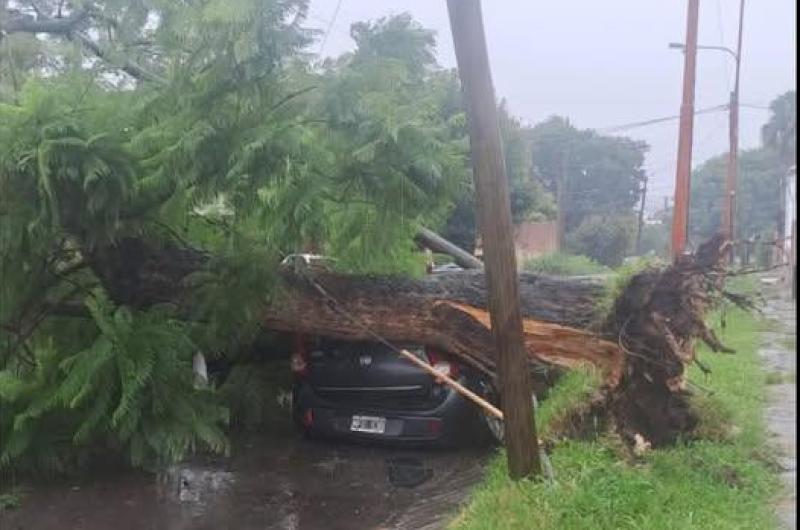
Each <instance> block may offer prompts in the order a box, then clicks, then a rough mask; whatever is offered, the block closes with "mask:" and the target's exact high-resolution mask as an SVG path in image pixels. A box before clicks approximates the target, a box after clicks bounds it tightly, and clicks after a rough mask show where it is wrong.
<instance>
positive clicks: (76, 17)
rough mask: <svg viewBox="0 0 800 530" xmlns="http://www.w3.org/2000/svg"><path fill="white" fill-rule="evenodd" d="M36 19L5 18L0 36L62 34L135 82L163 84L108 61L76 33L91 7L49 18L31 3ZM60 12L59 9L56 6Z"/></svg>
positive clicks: (141, 70)
mask: <svg viewBox="0 0 800 530" xmlns="http://www.w3.org/2000/svg"><path fill="white" fill-rule="evenodd" d="M31 5H32V6H33V9H34V11H36V13H37V17H36V18H34V17H32V16H30V15H15V16H14V17H12V18H9V19H8V20H7V21H6V22H5V23H0V34H11V33H34V34H36V33H49V34H51V35H63V36H65V37H67V38H68V39H73V38H75V39H77V41H78V42H80V44H81V45H82V46H83V47H84V48H86V49H87V50H89V51H90V52H91V53H93V54H94V55H95V56H96V57H97V58H98V59H101V60H103V61H106V62H108V63H110V64H112V65H114V66H115V67H116V68H119V69H120V70H122V71H123V72H125V73H126V74H128V75H129V76H131V77H133V78H134V79H138V80H139V81H156V82H159V83H166V80H165V79H164V78H162V77H160V76H158V75H156V74H154V73H152V72H149V71H147V70H146V69H144V68H142V67H141V66H139V65H138V64H136V63H133V62H132V61H127V60H126V61H123V62H122V64H115V61H113V60H111V59H109V54H108V51H107V50H103V49H102V48H101V47H100V46H99V45H98V44H97V43H96V42H94V41H93V40H92V39H91V38H89V37H88V36H87V35H86V34H84V33H82V32H81V31H79V27H80V25H81V24H82V23H83V22H85V21H87V20H89V19H90V18H92V17H93V16H95V15H94V14H93V13H92V10H91V8H89V7H83V8H81V9H78V10H76V11H75V12H74V13H72V14H70V16H68V17H65V18H50V17H47V16H45V15H44V14H43V13H42V12H41V10H39V9H38V8H37V7H36V6H35V4H31ZM59 9H60V7H59ZM100 18H101V19H102V20H105V21H106V22H108V18H107V17H104V16H102V15H100Z"/></svg>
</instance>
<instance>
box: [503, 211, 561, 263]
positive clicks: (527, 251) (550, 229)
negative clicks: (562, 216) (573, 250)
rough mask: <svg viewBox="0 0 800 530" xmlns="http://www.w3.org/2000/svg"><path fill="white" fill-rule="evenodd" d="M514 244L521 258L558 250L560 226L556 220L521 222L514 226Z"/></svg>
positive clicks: (518, 256)
mask: <svg viewBox="0 0 800 530" xmlns="http://www.w3.org/2000/svg"><path fill="white" fill-rule="evenodd" d="M514 246H515V247H516V250H517V258H519V259H520V260H522V259H527V258H535V257H536V256H541V255H543V254H552V253H553V252H558V250H559V248H558V226H557V224H556V222H555V221H543V222H538V223H520V224H518V225H516V226H515V227H514Z"/></svg>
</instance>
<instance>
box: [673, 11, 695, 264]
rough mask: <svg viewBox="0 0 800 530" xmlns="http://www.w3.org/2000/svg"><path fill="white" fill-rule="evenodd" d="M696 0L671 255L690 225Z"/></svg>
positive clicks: (689, 35)
mask: <svg viewBox="0 0 800 530" xmlns="http://www.w3.org/2000/svg"><path fill="white" fill-rule="evenodd" d="M698 13H699V2H698V0H689V10H688V15H687V22H686V48H685V51H684V54H685V55H684V63H683V101H682V103H681V114H680V131H679V133H678V134H679V136H678V167H677V171H676V175H675V207H674V210H673V214H672V256H673V258H675V257H677V256H679V255H681V254H682V253H683V250H684V248H685V247H686V239H687V238H686V235H687V228H688V225H689V190H690V186H691V175H692V129H693V127H694V81H695V72H696V65H697V23H698Z"/></svg>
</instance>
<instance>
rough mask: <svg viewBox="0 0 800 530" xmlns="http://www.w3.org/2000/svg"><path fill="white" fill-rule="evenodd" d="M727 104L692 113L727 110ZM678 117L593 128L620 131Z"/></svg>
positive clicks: (598, 130)
mask: <svg viewBox="0 0 800 530" xmlns="http://www.w3.org/2000/svg"><path fill="white" fill-rule="evenodd" d="M728 106H729V105H728V104H727V103H724V104H722V105H717V106H714V107H708V108H705V109H699V110H696V111H695V112H694V114H695V116H696V115H698V114H707V113H710V112H719V111H722V110H727V109H728ZM679 118H680V116H677V115H676V116H666V117H663V118H653V119H651V120H644V121H637V122H633V123H625V124H622V125H615V126H613V127H604V128H601V129H595V131H597V132H600V133H610V132H620V131H626V130H629V129H635V128H638V127H645V126H647V125H655V124H657V123H663V122H667V121H673V120H677V119H679Z"/></svg>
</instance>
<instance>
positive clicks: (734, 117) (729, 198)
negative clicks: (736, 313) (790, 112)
mask: <svg viewBox="0 0 800 530" xmlns="http://www.w3.org/2000/svg"><path fill="white" fill-rule="evenodd" d="M740 33H741V29H740ZM739 42H741V39H739ZM669 48H670V49H673V50H682V51H684V52H685V51H686V45H685V44H683V43H680V42H670V43H669ZM697 49H698V50H717V51H722V52H725V53H727V54H729V55H730V56H731V57H732V58H733V61H734V63H735V64H736V74H735V75H736V77H735V79H736V80H735V82H734V85H733V90H732V91H731V94H730V104H729V105H728V117H729V128H728V131H729V135H730V148H729V150H728V171H727V174H726V176H725V191H724V193H723V196H722V219H721V223H720V224H721V226H722V231H723V233H724V234H725V235H726V236H727V237H728V238H730V239H734V232H733V221H734V218H735V214H734V207H735V205H736V181H737V178H738V165H739V163H738V159H739V64H740V61H739V54H737V53H736V52H735V51H733V50H731V49H730V48H728V47H726V46H701V45H698V46H697ZM731 259H733V253H731Z"/></svg>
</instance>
